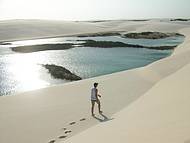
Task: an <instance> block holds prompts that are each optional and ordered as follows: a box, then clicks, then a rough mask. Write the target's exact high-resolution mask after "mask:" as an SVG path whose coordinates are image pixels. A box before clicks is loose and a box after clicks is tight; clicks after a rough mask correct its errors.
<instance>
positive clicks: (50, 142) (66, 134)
mask: <svg viewBox="0 0 190 143" xmlns="http://www.w3.org/2000/svg"><path fill="white" fill-rule="evenodd" d="M85 120H86V118H81V119H80V120H79V121H80V122H82V121H85ZM74 124H76V122H71V123H69V125H70V126H72V125H74ZM62 130H63V131H64V135H61V136H59V137H58V139H65V138H66V137H67V136H68V135H69V133H71V132H72V131H71V130H68V129H67V128H62ZM55 142H56V140H55V139H53V140H50V141H49V142H48V143H55Z"/></svg>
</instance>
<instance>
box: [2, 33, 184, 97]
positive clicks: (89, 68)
mask: <svg viewBox="0 0 190 143" xmlns="http://www.w3.org/2000/svg"><path fill="white" fill-rule="evenodd" d="M81 39H82V40H83V39H91V40H96V41H119V42H123V43H129V44H138V45H143V46H173V45H178V44H180V43H181V42H183V40H184V37H169V38H165V39H157V40H149V39H129V38H121V37H119V36H104V37H83V38H79V37H61V38H48V39H36V40H25V41H15V42H10V45H0V95H7V94H13V93H20V92H24V91H29V90H34V89H38V88H44V87H47V86H50V85H56V84H61V83H66V82H70V81H66V80H61V79H54V78H53V77H51V75H50V74H49V73H48V71H47V70H46V69H44V67H42V66H41V64H55V65H60V66H63V67H65V68H67V69H69V70H70V71H72V72H73V73H75V74H76V75H78V76H80V77H82V78H83V79H86V78H90V77H96V76H100V75H105V74H111V73H114V72H119V71H124V70H129V69H133V68H138V67H142V66H145V65H147V64H150V63H152V62H154V61H157V60H159V59H162V58H165V57H167V56H169V55H171V53H172V50H152V49H145V48H125V47H124V48H92V47H76V48H71V49H67V50H51V51H40V52H34V53H16V52H13V51H11V49H10V48H11V47H18V46H25V45H39V44H56V43H69V42H71V43H73V42H76V43H77V42H78V41H77V40H81Z"/></svg>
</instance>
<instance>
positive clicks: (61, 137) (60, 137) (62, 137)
mask: <svg viewBox="0 0 190 143" xmlns="http://www.w3.org/2000/svg"><path fill="white" fill-rule="evenodd" d="M66 137H67V136H59V139H64V138H66Z"/></svg>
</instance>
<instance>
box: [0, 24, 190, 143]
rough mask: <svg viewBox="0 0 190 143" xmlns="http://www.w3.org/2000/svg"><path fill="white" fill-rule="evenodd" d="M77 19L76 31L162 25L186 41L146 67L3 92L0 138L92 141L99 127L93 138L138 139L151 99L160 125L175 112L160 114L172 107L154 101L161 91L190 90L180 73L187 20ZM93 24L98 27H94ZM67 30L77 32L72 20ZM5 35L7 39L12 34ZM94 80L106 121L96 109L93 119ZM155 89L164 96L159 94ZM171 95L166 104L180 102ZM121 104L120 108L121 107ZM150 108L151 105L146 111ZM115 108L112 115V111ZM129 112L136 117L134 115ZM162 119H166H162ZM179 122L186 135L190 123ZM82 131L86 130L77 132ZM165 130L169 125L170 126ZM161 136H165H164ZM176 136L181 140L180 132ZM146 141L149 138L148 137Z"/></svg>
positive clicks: (22, 142) (21, 142)
mask: <svg viewBox="0 0 190 143" xmlns="http://www.w3.org/2000/svg"><path fill="white" fill-rule="evenodd" d="M0 25H1V23H0ZM81 25H82V24H79V25H78V27H77V28H78V29H80V31H77V32H79V33H85V32H88V33H91V32H93V30H94V32H100V31H101V30H102V31H104V30H107V31H114V30H115V31H120V30H121V31H123V30H124V31H138V32H140V31H161V32H179V33H181V34H184V35H185V36H186V38H185V41H184V43H183V44H181V45H180V46H178V47H177V48H176V49H175V51H174V53H173V54H172V56H170V57H168V58H165V59H162V60H160V61H157V62H155V63H152V64H150V65H148V66H146V67H142V68H138V69H133V70H129V71H124V72H119V73H115V74H111V75H105V76H100V77H96V78H91V79H86V80H82V81H77V82H72V83H68V84H64V85H59V86H54V87H49V88H45V89H40V90H36V91H31V92H26V93H21V94H18V95H16V96H5V97H1V98H0V114H1V116H0V129H1V130H2V132H1V134H0V142H2V143H12V142H16V143H26V142H27V143H34V142H35V143H42V142H49V141H50V140H56V142H62V141H64V140H65V139H67V138H69V139H68V142H79V141H80V142H89V141H91V142H92V140H90V137H91V136H92V135H94V132H98V134H96V138H99V142H108V141H109V142H118V139H120V137H122V138H121V139H122V141H120V142H126V141H131V142H133V141H134V142H135V141H137V140H134V139H135V138H136V137H135V136H138V135H139V132H135V131H137V130H138V129H139V128H140V127H144V126H145V127H146V125H147V124H148V123H149V122H150V121H151V120H152V118H150V115H152V116H151V117H154V114H153V113H155V112H157V111H156V109H155V110H153V109H154V108H152V107H155V106H154V105H153V103H154V102H156V103H155V104H156V105H158V106H156V107H155V108H158V107H159V113H160V116H162V117H163V118H158V119H157V123H158V127H159V125H160V127H163V125H167V122H164V121H166V119H170V118H173V116H171V117H170V116H169V115H168V116H166V117H167V118H166V119H165V118H164V117H165V115H166V113H169V112H170V111H171V110H170V108H168V110H167V112H166V111H165V110H164V109H163V108H161V105H160V104H157V103H162V101H165V96H164V93H163V91H166V89H172V90H173V91H176V93H175V92H174V93H172V95H174V97H176V99H178V98H179V99H180V97H178V96H179V95H178V94H177V91H178V90H180V89H181V88H182V87H184V88H185V89H183V90H185V91H186V93H189V91H188V87H187V86H186V85H187V84H188V83H189V80H187V81H186V82H184V79H180V75H181V74H184V75H183V76H185V75H186V76H188V75H187V74H188V73H189V71H190V70H189V69H190V68H189V66H188V64H189V61H190V50H189V45H190V43H189V39H190V28H188V27H189V26H187V25H183V24H178V23H175V22H174V23H168V22H159V21H158V20H152V21H146V22H129V23H128V22H122V21H111V22H110V21H109V22H103V23H93V24H90V25H91V29H90V28H86V26H87V25H85V26H81ZM92 25H93V26H92ZM0 27H1V26H0ZM81 27H83V28H81ZM94 27H96V28H95V29H94ZM97 27H98V28H97ZM81 29H82V30H81ZM89 29H90V30H89ZM67 30H68V31H69V30H70V34H76V33H77V32H76V31H75V30H76V29H75V30H72V26H71V27H70V29H67ZM99 30H100V31H99ZM9 32H10V31H9ZM62 32H63V31H62ZM68 33H69V32H65V35H67V34H68ZM46 34H47V33H46ZM57 35H58V34H57ZM30 36H31V35H30ZM7 37H8V36H4V37H0V40H5V38H7ZM42 37H43V35H42ZM9 39H10V40H11V38H9ZM18 39H19V38H18ZM20 39H22V37H20ZM186 65H187V66H186ZM183 67H184V68H183ZM177 71H179V72H177ZM175 72H177V73H175ZM170 75H171V78H172V77H173V78H172V79H170ZM168 76H169V77H168ZM167 77H168V78H169V79H168V78H167ZM165 78H166V79H165ZM94 81H97V82H99V83H100V84H99V90H100V92H101V94H102V95H103V97H102V99H101V101H102V106H103V107H102V108H103V111H104V115H105V116H106V117H107V118H108V119H111V120H110V121H109V122H103V123H102V121H104V117H103V116H101V115H98V116H97V119H95V118H92V117H91V116H90V114H89V113H90V102H89V94H90V91H89V90H90V88H91V86H92V83H93V82H94ZM176 81H179V82H180V84H181V86H180V87H177V86H174V85H175V82H176ZM163 82H164V84H163ZM154 85H156V86H154ZM163 85H164V87H166V89H164V90H163V88H164V87H163ZM174 87H175V88H174ZM173 88H174V89H173ZM147 91H148V92H147ZM159 93H160V94H161V95H162V96H160V95H159ZM153 94H155V95H154V96H153V97H155V98H156V99H152V98H153V97H152V96H151V95H153ZM169 95H170V94H168V98H167V102H166V105H167V104H168V105H170V104H172V105H173V106H174V105H176V106H178V103H170V102H169V101H170V99H171V98H172V96H169ZM185 95H186V94H184V96H185ZM139 97H140V98H139ZM188 98H189V97H187V99H188ZM137 99H138V100H137ZM150 99H151V100H150ZM68 101H69V102H68ZM187 101H188V100H187ZM185 103H186V102H185ZM187 103H188V102H187ZM145 105H147V106H145ZM185 105H186V104H185ZM173 106H172V107H173ZM148 107H149V108H148ZM121 109H123V110H122V111H121V112H119V111H120V110H121ZM140 109H141V110H140ZM148 109H152V110H151V111H149V110H148ZM180 109H181V111H184V112H187V114H188V115H190V114H189V113H188V110H187V111H186V110H183V109H184V108H180ZM148 111H149V112H148ZM117 112H118V113H117ZM142 112H143V113H147V114H146V115H148V113H149V116H143V117H144V118H145V117H147V118H145V119H146V120H145V119H144V120H143V122H141V124H140V123H139V124H138V125H139V126H138V128H135V126H136V123H137V122H140V120H137V119H139V118H141V117H139V116H138V115H140V114H141V113H142ZM163 112H164V113H163ZM116 113H117V114H116ZM162 113H163V114H162ZM113 114H114V116H112V115H113ZM187 114H185V115H187ZM177 115H178V114H177V113H176V116H177ZM180 115H181V114H180ZM185 115H184V116H182V115H181V120H176V123H178V124H179V126H180V123H181V124H183V122H182V121H183V119H184V120H185V118H187V116H185ZM132 117H135V119H136V120H134V121H133V118H132ZM148 117H149V118H148ZM83 118H85V120H84V121H80V120H81V119H83ZM187 119H188V118H187ZM124 120H127V121H128V120H129V121H130V122H129V123H130V126H127V125H125V124H124V125H123V124H122V123H123V122H124ZM185 121H186V120H185ZM71 122H76V123H75V124H73V125H70V124H69V123H71ZM99 122H101V124H98V125H97V126H94V125H96V124H97V123H99ZM163 122H164V123H165V124H162V123H163ZM171 122H172V121H171ZM150 123H151V122H150ZM168 123H170V120H168ZM185 123H186V124H187V126H186V127H188V126H189V125H190V123H189V122H185ZM92 126H94V127H92ZM147 126H148V125H147ZM90 127H92V128H90ZM117 127H121V128H117ZM173 127H176V128H175V129H177V126H173ZM64 128H67V130H68V131H72V132H71V133H68V134H65V133H64V132H65V130H64ZM88 128H90V129H88ZM183 128H184V132H183V133H184V135H186V134H187V131H189V128H187V130H185V129H186V128H185V126H184V127H183ZM86 129H88V130H86ZM134 129H136V130H134ZM140 129H142V130H141V131H143V129H144V128H140ZM84 130H86V131H84ZM113 130H116V132H112V133H111V132H110V131H113ZM81 131H84V132H82V133H81V134H78V133H80V132H81ZM168 131H170V130H169V129H168ZM149 132H152V130H151V126H150V128H148V129H147V130H146V133H149ZM128 133H129V134H128ZM135 133H136V134H135ZM160 133H161V132H160ZM126 134H128V135H129V136H130V140H127V139H126V137H127V136H125V135H126ZM63 135H66V136H67V137H66V138H63V139H60V138H59V137H60V136H63ZM74 135H76V136H74ZM143 135H144V136H143ZM143 135H142V138H143V137H145V134H143ZM156 135H158V136H156ZM72 136H73V137H72ZM146 137H147V136H146ZM154 137H155V139H157V138H158V137H163V136H161V134H155V135H154ZM108 139H110V140H108ZM137 139H138V138H137ZM164 139H166V140H167V138H166V137H165V138H164ZM164 139H163V141H164ZM178 139H179V140H180V137H179V138H178ZM181 139H183V138H181ZM96 141H97V140H95V142H96ZM139 141H140V140H139ZM146 141H148V137H147V140H146ZM151 141H153V140H151ZM154 141H155V140H154ZM172 141H173V140H172ZM142 142H143V141H142ZM144 142H145V140H144Z"/></svg>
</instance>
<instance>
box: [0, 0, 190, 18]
mask: <svg viewBox="0 0 190 143" xmlns="http://www.w3.org/2000/svg"><path fill="white" fill-rule="evenodd" d="M177 17H180V18H190V0H0V19H62V20H98V19H143V18H177Z"/></svg>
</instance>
